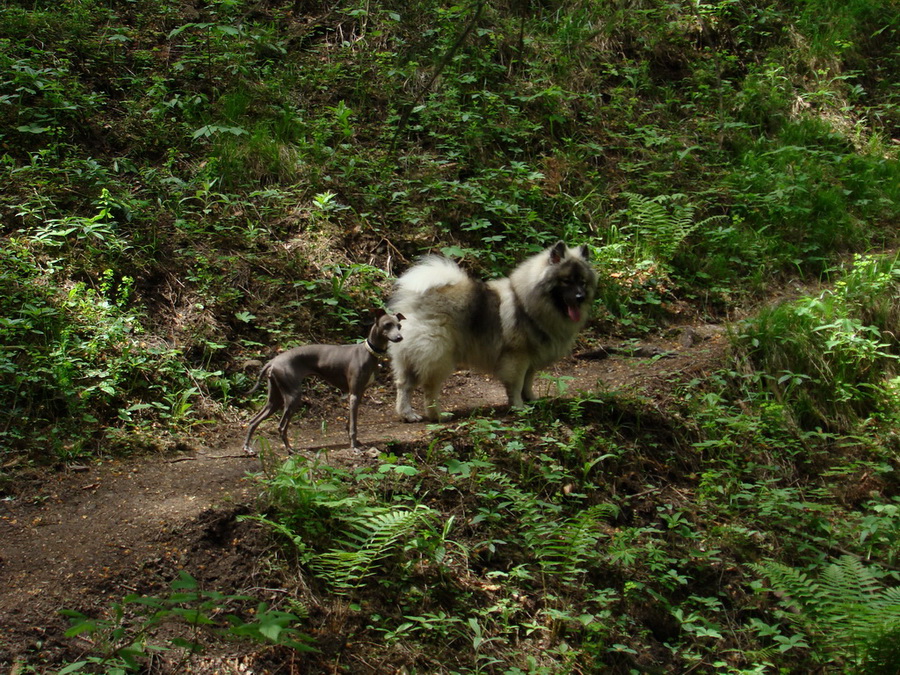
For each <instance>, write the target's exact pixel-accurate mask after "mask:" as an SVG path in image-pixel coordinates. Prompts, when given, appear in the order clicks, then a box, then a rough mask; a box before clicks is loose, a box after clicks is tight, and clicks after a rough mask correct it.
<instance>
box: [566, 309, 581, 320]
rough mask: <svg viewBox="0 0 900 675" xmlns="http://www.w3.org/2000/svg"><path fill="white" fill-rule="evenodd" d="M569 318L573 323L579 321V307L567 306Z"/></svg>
mask: <svg viewBox="0 0 900 675" xmlns="http://www.w3.org/2000/svg"><path fill="white" fill-rule="evenodd" d="M568 309H569V318H570V319H572V321H574V322H575V323H578V322H579V321H581V307H578V306H577V305H569V306H568Z"/></svg>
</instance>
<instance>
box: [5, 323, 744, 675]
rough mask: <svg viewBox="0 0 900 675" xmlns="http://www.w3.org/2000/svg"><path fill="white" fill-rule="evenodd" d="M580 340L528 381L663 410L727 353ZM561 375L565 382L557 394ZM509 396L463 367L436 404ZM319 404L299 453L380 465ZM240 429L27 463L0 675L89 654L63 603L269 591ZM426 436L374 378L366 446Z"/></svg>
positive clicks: (251, 463) (216, 654)
mask: <svg viewBox="0 0 900 675" xmlns="http://www.w3.org/2000/svg"><path fill="white" fill-rule="evenodd" d="M585 338H586V341H585V342H584V343H583V344H580V345H579V348H578V349H576V354H578V353H580V354H581V356H582V358H575V357H570V358H567V359H564V360H563V361H561V362H559V363H558V364H556V365H555V367H553V368H552V369H551V370H550V371H549V373H548V374H549V377H545V378H542V379H540V380H539V381H537V382H536V385H537V387H536V391H537V393H539V394H541V395H550V396H560V395H561V396H564V397H565V396H570V395H572V394H573V393H575V392H580V391H587V392H593V391H600V392H605V391H609V392H624V393H627V394H633V395H638V396H641V397H644V398H645V399H646V400H648V401H650V402H651V404H652V405H656V406H659V407H660V408H661V409H663V410H664V409H665V408H666V405H667V403H668V402H669V401H670V400H671V397H672V396H674V394H675V388H676V386H677V384H678V383H679V382H684V381H687V380H690V379H693V378H696V377H703V376H704V375H705V374H708V373H710V372H712V371H714V370H716V369H717V368H719V367H721V366H722V365H724V361H725V354H726V350H727V338H726V336H725V330H724V328H723V327H722V326H716V325H706V324H704V325H696V326H682V327H678V328H672V329H669V330H668V331H667V332H666V333H665V336H664V337H662V336H661V337H655V338H649V339H647V340H645V341H641V342H640V343H639V346H640V347H641V349H640V350H639V351H638V352H637V353H636V354H635V355H632V354H629V353H625V352H620V353H613V354H610V355H609V356H608V357H604V356H603V355H602V354H601V355H599V356H600V358H597V356H598V355H597V354H596V353H595V354H594V358H583V357H584V356H585V352H590V348H589V347H587V346H586V345H587V341H591V340H593V341H595V343H596V341H597V340H598V338H597V337H596V336H591V335H590V334H587V335H586V336H585ZM650 354H656V356H648V355H650ZM558 382H563V383H564V385H563V387H564V391H562V392H559V391H557V383H558ZM504 402H505V395H504V392H503V388H502V386H501V385H500V384H498V383H497V382H495V381H493V380H491V379H488V378H487V377H485V376H482V375H480V374H475V373H465V372H461V373H457V374H456V375H454V376H453V378H452V379H451V380H450V381H448V383H447V384H446V385H445V388H444V394H443V399H442V403H443V407H444V410H445V411H449V412H453V413H455V414H456V415H461V416H468V415H470V414H471V413H472V412H473V410H477V411H479V414H481V413H483V414H484V415H497V414H499V415H503V414H504V412H505V407H504V406H503V404H504ZM314 409H315V413H314V414H313V415H308V416H305V417H304V416H302V415H297V416H296V417H295V418H294V421H293V424H292V427H291V436H292V439H293V443H294V446H295V450H297V451H299V452H301V453H303V454H306V455H309V456H313V455H315V454H316V453H321V456H322V457H323V459H324V461H328V462H331V463H340V464H342V465H344V466H352V465H354V464H355V465H360V464H362V463H373V464H374V463H377V462H378V459H377V454H378V453H377V452H374V451H372V450H370V451H368V452H366V451H363V452H352V451H350V450H349V449H348V448H347V447H346V440H345V439H346V432H345V423H346V422H345V420H346V415H347V410H346V402H345V401H342V400H340V399H339V398H338V396H337V395H335V396H334V397H333V399H331V400H330V401H329V403H328V404H327V405H325V404H322V403H319V404H316V406H315V407H314ZM246 417H248V418H249V417H250V411H249V410H248V411H247V414H246ZM448 424H450V425H452V424H453V421H452V419H451V421H450V422H448ZM275 427H276V418H271V419H269V420H267V421H266V422H264V423H263V424H262V426H261V427H260V429H259V432H258V435H259V436H260V437H262V438H266V439H268V440H269V441H270V446H271V448H272V450H271V452H276V453H278V457H280V456H282V455H284V451H283V449H282V447H281V444H280V443H278V441H277V432H276V428H275ZM243 433H244V431H243V429H242V428H241V425H240V424H219V425H216V426H208V427H206V428H203V429H202V430H200V431H198V432H196V434H194V435H193V436H192V438H191V440H190V442H189V443H187V444H185V445H183V446H182V447H181V450H180V451H179V452H177V453H172V452H166V453H157V454H151V455H142V456H134V457H129V458H124V459H109V460H106V461H102V462H98V463H94V464H89V465H84V466H73V465H70V466H68V467H67V468H66V469H65V470H62V471H53V472H50V471H35V472H34V473H22V474H21V476H20V477H19V479H18V480H17V482H16V485H15V486H14V488H13V489H12V490H11V491H8V494H7V496H6V498H5V499H4V500H3V501H2V502H0V672H3V673H20V672H32V671H30V670H27V669H26V668H25V664H30V665H33V664H38V663H59V662H60V659H63V660H70V659H72V658H75V657H78V656H79V649H81V648H82V647H83V650H82V651H83V652H85V653H86V652H89V651H90V652H91V653H96V649H97V645H96V644H92V643H91V642H90V641H89V637H85V636H82V637H80V638H65V637H64V636H63V633H64V632H65V630H66V629H67V628H68V625H69V624H68V620H67V619H66V618H65V617H63V616H61V615H60V614H59V611H60V610H62V609H71V610H78V611H81V612H84V613H86V614H88V615H91V616H98V615H102V614H103V612H104V611H105V610H106V609H108V608H109V607H110V606H112V604H113V603H115V602H120V601H121V599H122V598H123V597H124V596H126V595H128V594H130V593H141V594H159V593H163V594H165V592H166V591H165V589H166V588H168V585H169V583H170V582H171V580H172V579H173V578H174V577H176V576H177V573H178V571H179V570H184V571H186V572H188V573H190V574H191V575H192V576H194V577H195V578H196V579H197V580H198V581H199V582H200V585H201V587H202V588H204V589H211V590H217V591H221V592H223V593H247V594H249V595H254V594H256V595H257V596H258V595H259V594H260V593H263V594H265V592H270V591H272V588H271V585H272V584H273V583H277V580H276V579H273V573H272V571H271V570H270V569H267V568H264V567H263V566H262V565H261V564H260V562H261V560H262V559H263V556H262V555H261V554H262V553H263V552H264V551H265V550H266V549H267V548H268V547H270V546H271V545H272V544H271V538H270V537H269V536H268V534H267V533H266V532H265V531H263V529H262V527H261V526H260V525H257V524H256V523H254V522H252V521H243V522H242V521H240V520H239V519H238V516H240V515H242V514H247V513H253V512H254V511H255V509H254V507H255V505H256V504H257V501H256V500H258V499H259V497H260V495H261V493H262V486H261V484H260V482H259V480H258V476H259V475H260V473H261V471H262V468H263V467H262V466H261V464H260V460H259V459H258V458H254V457H247V456H244V455H243V453H242V452H241V444H242V440H243ZM431 433H432V431H431V430H430V429H429V426H428V425H426V424H403V423H400V422H398V421H397V420H396V418H395V416H394V413H393V388H392V386H391V385H390V384H389V383H388V377H387V375H386V374H383V375H382V376H381V377H379V380H378V382H377V383H376V384H375V385H374V386H373V387H371V388H370V389H369V391H368V392H367V394H366V397H365V400H364V401H363V405H362V407H361V420H360V434H359V435H360V440H361V442H363V443H364V444H366V445H367V446H368V447H370V448H379V449H384V448H385V447H386V446H387V445H389V444H390V443H391V442H396V441H400V442H414V441H416V440H419V439H426V438H427V437H428V436H429V435H430V434H431ZM247 649H248V647H247V646H246V645H244V646H243V647H242V646H240V645H238V644H237V643H223V644H220V645H216V646H214V648H213V649H211V650H210V651H209V652H208V654H207V656H206V657H204V658H203V659H200V660H194V661H193V662H192V667H191V671H190V672H195V673H196V672H209V673H213V672H243V671H242V670H241V668H246V666H240V667H239V663H244V662H245V661H242V659H243V660H246V659H252V658H254V656H253V653H252V651H251V652H248V651H247ZM257 649H258V650H259V651H260V652H261V651H262V650H261V649H260V648H257ZM242 650H243V651H242ZM228 664H231V665H228ZM236 664H238V665H236ZM39 672H43V671H39ZM154 672H157V671H154ZM161 672H162V671H161ZM292 672H294V671H292ZM296 672H305V670H303V669H300V670H297V671H296Z"/></svg>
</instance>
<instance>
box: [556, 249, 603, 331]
mask: <svg viewBox="0 0 900 675" xmlns="http://www.w3.org/2000/svg"><path fill="white" fill-rule="evenodd" d="M549 257H550V266H549V267H548V269H549V270H550V271H551V275H550V279H551V280H552V285H551V286H550V288H549V289H548V290H549V295H550V297H551V299H552V302H553V305H554V306H555V307H556V309H557V310H558V311H559V312H560V313H561V314H563V315H564V316H566V317H567V318H568V319H569V320H570V321H572V322H573V323H576V324H581V323H583V322H584V321H585V320H586V318H587V317H586V314H587V311H588V310H589V309H590V307H591V303H592V302H593V301H594V293H595V292H596V290H597V273H596V272H594V268H593V267H591V264H590V263H589V262H588V260H589V258H590V251H589V250H588V247H587V246H578V247H576V248H569V247H568V246H566V244H565V242H562V241H560V242H557V243H556V245H555V246H553V247H552V248H551V249H550V251H549Z"/></svg>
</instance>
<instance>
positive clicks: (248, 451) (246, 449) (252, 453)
mask: <svg viewBox="0 0 900 675" xmlns="http://www.w3.org/2000/svg"><path fill="white" fill-rule="evenodd" d="M244 454H245V455H247V457H256V450H254V449H253V448H251V447H250V446H249V445H245V446H244Z"/></svg>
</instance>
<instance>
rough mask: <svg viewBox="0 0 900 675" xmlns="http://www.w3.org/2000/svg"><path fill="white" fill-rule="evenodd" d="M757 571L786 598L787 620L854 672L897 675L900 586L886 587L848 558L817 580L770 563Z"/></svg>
mask: <svg viewBox="0 0 900 675" xmlns="http://www.w3.org/2000/svg"><path fill="white" fill-rule="evenodd" d="M756 569H757V570H758V571H759V572H761V573H762V574H763V575H765V576H766V577H767V578H768V579H769V583H770V584H771V585H772V588H773V589H775V590H776V591H778V592H779V593H782V594H783V595H784V596H785V597H784V599H783V600H782V602H783V604H784V605H785V606H786V607H787V608H788V609H789V610H790V611H789V612H788V613H787V614H786V616H787V618H788V619H789V620H790V621H792V622H793V623H794V624H795V626H796V627H797V628H799V629H800V630H801V631H803V632H804V633H806V635H807V636H808V638H809V639H810V641H811V642H813V643H814V644H816V645H817V646H818V647H819V648H820V650H821V651H822V652H823V653H825V654H827V658H828V660H829V661H832V662H836V663H839V664H851V665H853V666H854V672H858V673H868V674H878V675H880V674H881V673H895V672H896V666H897V664H898V663H900V642H898V638H900V587H891V588H885V587H884V586H883V584H882V583H881V581H880V580H879V576H878V574H877V572H876V571H875V570H874V568H872V567H866V566H865V565H863V564H862V563H861V562H860V561H859V560H858V559H857V558H855V557H852V556H844V557H842V558H841V559H840V560H838V561H837V562H836V563H833V564H831V565H828V566H827V567H825V569H824V570H822V573H821V574H820V575H819V576H818V578H812V577H810V576H809V575H807V574H806V573H804V572H802V571H800V570H799V569H797V568H794V567H788V566H786V565H783V564H781V563H776V562H766V563H763V564H760V565H757V566H756Z"/></svg>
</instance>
